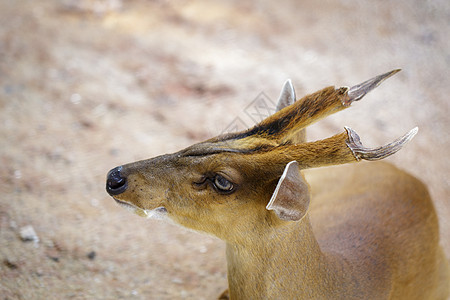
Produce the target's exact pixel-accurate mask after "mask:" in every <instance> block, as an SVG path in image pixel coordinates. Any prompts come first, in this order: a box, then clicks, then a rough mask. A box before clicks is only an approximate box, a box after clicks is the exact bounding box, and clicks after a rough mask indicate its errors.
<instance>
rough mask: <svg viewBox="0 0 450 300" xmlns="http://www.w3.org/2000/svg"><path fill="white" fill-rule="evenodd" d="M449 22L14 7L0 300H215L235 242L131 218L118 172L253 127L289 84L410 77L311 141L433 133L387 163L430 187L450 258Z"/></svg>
mask: <svg viewBox="0 0 450 300" xmlns="http://www.w3.org/2000/svg"><path fill="white" fill-rule="evenodd" d="M363 3H365V4H363ZM449 23H450V4H449V2H448V1H446V0H442V1H439V0H435V1H423V0H414V1H409V0H408V1H406V0H405V1H387V0H386V1H376V2H370V4H369V2H362V1H356V0H341V1H320V2H318V1H313V0H306V1H294V0H292V1H268V0H267V1H227V2H225V1H206V0H198V1H189V0H179V1H164V0H160V1H143V0H129V1H128V0H127V1H123V2H122V1H120V0H115V1H113V0H109V1H108V0H97V1H94V0H92V1H90V0H83V1H75V0H68V1H56V0H55V1H51V0H46V1H38V2H36V1H30V0H28V1H26V0H23V1H13V0H1V1H0V24H1V26H0V164H1V168H0V178H1V179H0V295H1V299H2V300H3V299H211V298H214V297H216V296H217V295H218V294H219V293H220V292H221V291H222V290H223V289H224V288H225V287H226V269H225V256H224V245H223V243H222V242H221V241H219V240H217V239H214V238H211V237H207V236H203V235H200V234H197V233H193V232H188V231H186V230H184V229H182V228H178V227H174V226H173V225H169V224H165V223H160V222H158V221H151V220H145V219H141V218H139V217H137V216H135V215H132V214H130V213H129V212H127V211H125V210H123V209H122V208H120V207H119V206H117V205H116V204H115V203H114V201H112V199H111V198H110V197H108V196H107V194H106V192H105V191H104V181H105V176H106V172H107V171H108V170H109V169H110V168H112V167H114V166H116V165H119V164H122V163H126V162H131V161H134V160H137V159H144V158H150V157H152V156H155V155H158V154H163V153H168V152H173V151H176V150H179V149H181V148H183V147H185V146H187V145H190V144H192V143H194V142H197V141H200V140H202V139H206V138H208V137H211V136H214V135H216V134H218V133H220V132H221V131H222V130H223V129H224V128H226V127H227V125H228V124H230V122H232V121H233V120H234V119H235V118H236V117H239V118H241V120H243V122H244V123H246V124H247V125H252V120H250V119H249V118H248V117H247V116H246V115H245V114H244V113H243V111H244V109H245V108H246V107H247V105H249V104H250V103H251V102H252V101H253V100H254V99H255V98H256V97H257V96H258V95H259V94H260V93H261V92H264V94H265V95H267V96H268V97H269V98H272V99H274V100H275V99H276V97H277V96H278V92H279V88H281V85H282V84H283V82H284V80H285V79H287V78H292V81H293V83H294V85H295V87H296V91H297V95H298V96H302V95H304V94H306V93H309V92H313V91H315V90H317V89H319V88H322V87H325V86H327V85H334V84H335V85H352V84H356V83H359V82H361V81H363V80H366V79H368V78H371V77H372V76H374V75H377V74H381V73H383V72H385V71H388V70H391V69H394V68H398V67H400V68H403V72H401V73H399V74H398V75H396V76H395V77H394V78H392V79H389V81H387V82H386V83H385V84H383V85H382V87H380V88H379V89H377V90H376V91H375V92H373V93H371V94H370V95H369V96H368V97H367V98H365V99H364V101H362V102H359V103H356V104H355V105H354V107H352V108H351V109H349V110H346V111H345V112H342V113H340V114H338V115H336V116H332V117H330V118H328V119H326V120H323V121H321V122H319V123H318V124H317V125H314V126H313V127H312V128H311V129H310V131H309V133H308V134H309V138H310V139H312V140H313V139H319V138H324V137H327V136H330V135H332V134H335V133H337V132H341V131H342V128H343V126H345V125H347V126H350V127H352V128H353V129H355V130H356V131H357V132H358V133H359V134H360V135H361V137H362V139H363V141H364V142H365V144H366V145H367V146H375V145H381V144H384V143H387V142H389V141H391V140H392V139H393V138H396V137H397V136H400V135H401V134H403V133H405V132H406V131H408V130H409V129H411V128H413V127H415V126H419V128H420V131H419V134H418V136H417V137H416V138H415V139H414V140H413V141H412V142H411V143H410V144H409V145H408V146H407V147H406V148H405V149H404V150H402V151H401V152H399V153H398V154H397V155H395V156H393V157H392V158H390V159H389V160H390V161H391V162H393V163H394V164H396V165H397V166H399V167H401V168H403V169H406V170H408V171H410V172H411V173H413V174H415V175H416V176H419V177H420V178H422V180H423V181H425V182H426V183H427V184H428V185H429V187H430V191H431V194H432V196H433V198H434V200H435V203H436V208H437V210H438V214H439V217H440V222H441V236H442V244H443V245H444V247H445V250H446V253H447V255H448V256H450V222H449V218H450V203H449V201H450V200H449V198H450V197H449V196H450V187H449V171H450V165H449V164H450V162H449V159H448V149H449V148H450V139H449V135H448V130H449V126H450V119H449V116H448V114H449V100H448V95H449V93H450V90H449V81H448V80H449V79H448V78H449V75H450V74H449V68H450V54H449V53H450V47H449V46H450V45H449V43H450V40H449V38H448V36H449V33H450V30H449V29H450V24H449ZM29 225H30V226H32V227H33V229H34V231H35V232H36V235H37V237H38V238H39V241H38V240H36V239H35V240H34V241H28V242H26V241H23V240H22V239H21V236H20V232H21V230H22V229H23V228H24V227H25V226H29ZM31 238H33V237H31Z"/></svg>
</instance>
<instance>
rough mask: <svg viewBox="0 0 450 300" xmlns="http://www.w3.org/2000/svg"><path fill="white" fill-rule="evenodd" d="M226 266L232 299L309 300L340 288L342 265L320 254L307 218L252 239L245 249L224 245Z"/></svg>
mask: <svg viewBox="0 0 450 300" xmlns="http://www.w3.org/2000/svg"><path fill="white" fill-rule="evenodd" d="M250 235H251V234H250ZM227 263H228V281H229V289H230V296H231V298H232V299H252V298H254V297H255V295H258V298H260V299H294V298H302V299H312V298H317V297H319V296H320V295H317V292H318V291H320V292H321V293H325V294H324V295H330V294H328V293H327V291H328V290H331V291H332V290H333V288H336V286H335V283H336V284H337V282H341V284H342V278H338V277H339V276H338V274H339V273H342V270H341V271H339V269H340V268H342V265H341V266H338V265H337V264H336V260H335V259H334V258H333V257H329V256H326V255H324V254H323V253H322V252H321V250H320V247H319V244H318V243H317V241H316V239H315V237H314V234H313V232H312V229H311V224H310V222H309V218H308V216H305V217H304V218H303V219H302V220H301V221H299V222H295V223H294V222H292V223H289V224H285V225H283V226H280V227H276V228H270V229H269V230H268V231H267V232H265V233H263V234H261V235H255V236H252V237H251V238H249V243H246V244H245V245H243V244H231V243H229V244H227ZM324 282H325V283H326V284H327V286H318V285H319V284H320V285H323V283H324ZM300 296H304V297H300ZM280 297H281V298H280Z"/></svg>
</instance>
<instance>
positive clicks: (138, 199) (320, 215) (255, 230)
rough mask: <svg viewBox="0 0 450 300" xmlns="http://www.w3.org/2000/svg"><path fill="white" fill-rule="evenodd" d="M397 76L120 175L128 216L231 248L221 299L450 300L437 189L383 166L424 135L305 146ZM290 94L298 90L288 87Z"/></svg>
mask: <svg viewBox="0 0 450 300" xmlns="http://www.w3.org/2000/svg"><path fill="white" fill-rule="evenodd" d="M396 72H397V70H395V71H392V72H389V73H386V74H383V75H379V76H377V77H375V78H373V79H371V80H368V81H366V82H364V83H362V84H359V85H357V86H354V87H352V88H350V89H349V88H338V89H335V88H334V87H328V88H325V89H323V90H320V91H318V92H316V93H313V94H311V95H308V96H305V97H304V98H302V99H300V100H298V101H297V102H295V103H293V100H294V99H295V94H294V91H293V88H292V86H290V85H289V84H286V85H285V87H284V88H283V91H282V94H281V96H280V101H279V105H278V107H277V110H279V111H278V112H277V113H275V114H274V115H272V116H270V117H268V118H267V119H265V120H264V121H262V122H261V123H259V124H258V125H256V126H255V127H253V128H251V129H249V130H247V131H243V132H238V133H234V134H227V135H222V136H218V137H216V138H213V139H210V140H207V141H205V142H203V143H198V144H195V145H192V146H190V147H188V148H186V149H184V150H181V151H179V152H177V153H173V154H167V155H162V156H159V157H156V158H153V159H148V160H144V161H139V162H135V163H131V164H127V165H123V166H120V167H117V168H115V169H113V170H111V171H110V172H109V174H108V178H107V187H106V188H107V191H108V193H109V194H110V195H112V196H113V197H114V199H115V200H116V201H117V202H118V203H119V204H121V205H124V206H126V207H127V208H130V209H132V210H134V211H135V212H136V213H138V214H139V215H142V216H147V217H154V216H157V217H163V218H169V219H171V220H172V221H174V222H176V223H178V224H180V225H182V226H185V227H188V228H191V229H194V230H198V231H202V232H207V233H209V234H212V235H215V236H217V237H219V238H221V239H222V240H224V241H225V242H226V243H227V263H228V282H229V290H227V291H225V292H224V294H223V295H222V296H221V299H229V298H231V299H233V300H235V299H408V300H409V299H433V300H438V299H445V298H446V297H447V296H448V293H449V285H450V284H449V273H448V265H447V260H446V258H445V257H444V255H443V253H442V250H441V248H440V246H439V227H438V221H437V217H436V213H435V211H434V207H433V204H432V202H431V199H430V197H429V194H428V192H427V189H426V187H425V186H424V185H423V184H422V183H421V182H420V181H419V180H417V179H415V178H414V177H412V176H410V175H408V174H406V173H404V172H402V171H400V170H398V169H396V168H395V167H393V166H391V165H389V164H386V163H380V162H375V163H365V164H358V165H345V166H339V167H330V168H326V169H324V168H320V169H313V168H316V167H322V166H329V165H335V164H345V163H350V162H357V161H359V160H361V159H364V160H379V159H382V158H384V157H387V156H389V155H391V154H393V153H395V152H397V151H398V150H399V149H400V148H401V147H402V146H403V145H404V144H405V143H406V142H407V141H409V140H410V139H411V138H412V137H413V136H414V134H415V133H416V132H417V129H414V130H412V131H410V132H409V133H408V134H406V135H405V136H403V137H402V138H400V139H398V140H396V141H395V142H393V143H391V144H389V145H387V146H384V147H380V148H376V149H369V148H365V147H364V146H363V145H362V144H361V142H360V139H359V136H358V135H357V134H356V133H355V132H354V131H353V130H352V129H350V128H345V129H346V131H345V132H344V133H341V134H338V135H335V136H333V137H330V138H327V139H324V140H320V141H316V142H306V141H305V134H304V133H305V132H304V128H305V127H306V126H307V125H309V124H311V123H313V122H315V121H317V120H319V119H320V118H323V117H325V116H326V115H329V114H332V113H335V112H337V111H339V110H342V109H345V108H346V107H348V106H349V105H350V104H351V103H352V102H353V101H357V100H359V99H361V98H362V97H363V96H364V95H365V94H366V93H367V92H368V91H370V90H371V89H373V88H374V87H376V86H377V85H378V84H379V83H380V82H381V81H383V80H384V79H386V78H387V77H389V76H391V75H392V74H395V73H396ZM288 83H289V82H288Z"/></svg>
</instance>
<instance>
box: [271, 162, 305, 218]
mask: <svg viewBox="0 0 450 300" xmlns="http://www.w3.org/2000/svg"><path fill="white" fill-rule="evenodd" d="M309 199H310V193H309V186H308V184H307V183H306V181H305V179H304V177H303V175H302V174H301V173H300V169H299V167H298V163H297V162H296V161H291V162H290V163H288V164H287V165H286V167H285V169H284V172H283V175H282V176H281V178H280V180H279V181H278V184H277V187H276V188H275V191H274V192H273V194H272V198H271V199H270V201H269V204H267V206H266V209H268V210H273V211H275V213H276V214H277V216H278V217H279V218H280V219H282V220H286V221H299V220H301V219H302V218H303V217H304V216H305V214H306V212H307V210H308V207H309Z"/></svg>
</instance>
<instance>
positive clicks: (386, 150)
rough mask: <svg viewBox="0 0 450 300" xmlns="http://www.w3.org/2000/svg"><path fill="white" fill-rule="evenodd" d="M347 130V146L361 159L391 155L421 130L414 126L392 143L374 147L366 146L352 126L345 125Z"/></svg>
mask: <svg viewBox="0 0 450 300" xmlns="http://www.w3.org/2000/svg"><path fill="white" fill-rule="evenodd" d="M345 130H346V131H347V135H348V140H347V146H348V147H349V149H350V150H351V151H352V153H353V156H354V157H355V158H356V160H358V161H359V160H361V159H364V160H380V159H383V158H386V157H388V156H391V155H392V154H394V153H396V152H397V151H399V150H400V149H401V148H403V146H404V145H406V144H407V143H408V142H409V141H410V140H412V139H413V137H414V136H415V135H416V134H417V132H418V131H419V128H418V127H414V128H413V129H411V130H410V131H409V132H408V133H407V134H405V135H404V136H402V137H400V138H398V139H397V140H395V141H393V142H392V143H390V144H388V145H386V146H382V147H378V148H373V149H372V148H366V147H364V146H363V144H362V143H361V139H360V137H359V135H358V134H357V133H356V132H355V131H354V130H353V129H351V128H350V127H345Z"/></svg>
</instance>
